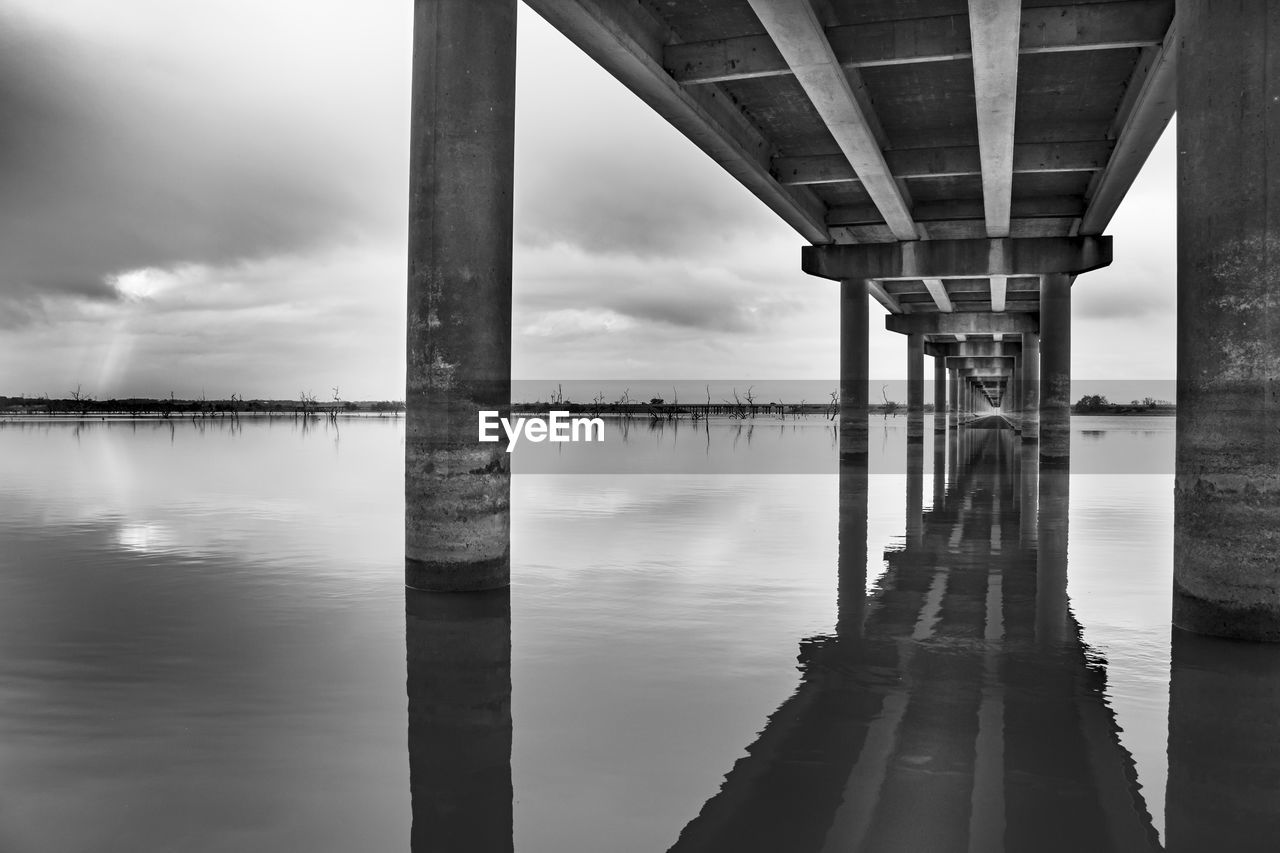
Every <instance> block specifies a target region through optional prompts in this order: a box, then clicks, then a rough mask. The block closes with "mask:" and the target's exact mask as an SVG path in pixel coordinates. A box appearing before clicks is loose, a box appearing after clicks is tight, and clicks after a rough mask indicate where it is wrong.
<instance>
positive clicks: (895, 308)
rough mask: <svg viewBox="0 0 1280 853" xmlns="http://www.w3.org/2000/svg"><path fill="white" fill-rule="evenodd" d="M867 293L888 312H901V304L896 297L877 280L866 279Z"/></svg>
mask: <svg viewBox="0 0 1280 853" xmlns="http://www.w3.org/2000/svg"><path fill="white" fill-rule="evenodd" d="M867 293H869V294H871V298H872V299H874V300H875V301H876V302H879V303H880V304H881V305H883V306H884V308H885V310H886V311H888V312H889V313H890V314H901V313H902V304H901V303H900V302H898V300H897V298H896V297H895V296H894V295H893V294H892V293H890V292H889V291H887V290H885V288H884V285H883V284H881V283H880V282H878V281H870V280H868V281H867Z"/></svg>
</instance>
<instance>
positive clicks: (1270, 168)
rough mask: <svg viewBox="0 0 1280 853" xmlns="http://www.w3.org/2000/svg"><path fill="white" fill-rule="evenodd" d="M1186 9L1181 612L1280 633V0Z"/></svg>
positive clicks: (1204, 624)
mask: <svg viewBox="0 0 1280 853" xmlns="http://www.w3.org/2000/svg"><path fill="white" fill-rule="evenodd" d="M1178 14H1179V18H1180V19H1181V24H1180V27H1181V30H1182V33H1183V43H1182V53H1181V56H1180V59H1179V61H1180V62H1181V66H1180V68H1179V71H1178V116H1179V118H1178V175H1179V177H1178V400H1177V402H1178V414H1177V418H1178V438H1177V481H1176V496H1175V508H1174V520H1175V526H1174V530H1175V533H1174V608H1173V619H1174V624H1176V625H1177V626H1179V627H1182V628H1186V629H1187V630H1190V631H1195V632H1197V633H1202V634H1215V635H1219V636H1225V637H1241V638H1247V639H1254V640H1270V641H1280V142H1277V140H1280V4H1275V3H1264V2H1261V0H1254V2H1231V3H1210V2H1208V0H1187V2H1183V3H1180V4H1179V11H1178ZM1224 129H1227V130H1225V131H1224Z"/></svg>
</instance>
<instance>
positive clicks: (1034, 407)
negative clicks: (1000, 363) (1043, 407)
mask: <svg viewBox="0 0 1280 853" xmlns="http://www.w3.org/2000/svg"><path fill="white" fill-rule="evenodd" d="M1022 438H1023V440H1030V441H1037V442H1038V441H1039V440H1040V335H1039V334H1037V333H1035V332H1026V333H1024V334H1023V335H1022Z"/></svg>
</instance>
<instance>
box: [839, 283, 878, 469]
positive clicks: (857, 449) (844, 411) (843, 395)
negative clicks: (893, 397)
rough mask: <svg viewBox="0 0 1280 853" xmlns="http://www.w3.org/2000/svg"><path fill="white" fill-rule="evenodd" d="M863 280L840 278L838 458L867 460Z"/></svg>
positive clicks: (867, 346) (866, 345) (867, 353)
mask: <svg viewBox="0 0 1280 853" xmlns="http://www.w3.org/2000/svg"><path fill="white" fill-rule="evenodd" d="M867 318H868V310H867V280H866V279H865V278H846V279H842V280H841V281H840V460H841V464H847V463H860V464H862V465H864V466H865V465H866V459H867V446H868V445H867V382H868V381H869V376H868V373H869V371H870V363H871V349H870V344H869V340H868V336H867Z"/></svg>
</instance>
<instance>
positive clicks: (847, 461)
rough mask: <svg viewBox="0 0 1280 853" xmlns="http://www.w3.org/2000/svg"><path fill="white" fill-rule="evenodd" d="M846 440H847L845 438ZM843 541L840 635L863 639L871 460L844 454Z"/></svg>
mask: <svg viewBox="0 0 1280 853" xmlns="http://www.w3.org/2000/svg"><path fill="white" fill-rule="evenodd" d="M841 438H842V441H843V440H844V437H843V436H842V437H841ZM840 458H841V463H840V522H839V523H840V538H839V544H838V548H839V556H838V558H837V567H838V568H837V571H838V573H839V579H838V585H837V593H836V595H837V606H836V633H837V634H838V635H839V636H842V637H849V636H859V635H861V633H862V621H863V618H864V616H865V610H866V596H867V464H866V462H867V457H866V454H865V453H863V454H862V455H861V457H859V456H858V455H857V454H856V453H852V452H850V453H848V454H846V453H845V452H844V451H843V448H842V451H841V454H840Z"/></svg>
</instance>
